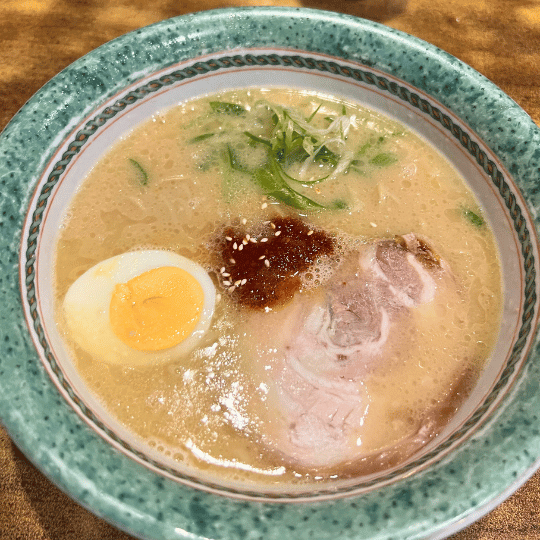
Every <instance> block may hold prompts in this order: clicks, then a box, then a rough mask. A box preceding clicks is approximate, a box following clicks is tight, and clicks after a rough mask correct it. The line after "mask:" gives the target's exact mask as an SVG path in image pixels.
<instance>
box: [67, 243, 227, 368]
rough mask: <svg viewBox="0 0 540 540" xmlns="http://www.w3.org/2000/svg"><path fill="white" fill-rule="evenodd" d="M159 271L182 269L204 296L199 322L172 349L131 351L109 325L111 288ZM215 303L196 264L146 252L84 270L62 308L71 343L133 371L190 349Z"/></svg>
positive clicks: (204, 328) (206, 324)
mask: <svg viewBox="0 0 540 540" xmlns="http://www.w3.org/2000/svg"><path fill="white" fill-rule="evenodd" d="M162 266H175V267H178V268H182V269H183V270H185V271H186V272H189V273H190V274H191V275H192V276H193V277H194V278H195V279H196V280H197V281H198V282H199V283H200V285H201V287H202V289H203V292H204V303H203V309H202V313H201V317H200V319H199V322H198V323H197V325H196V327H195V329H194V330H193V332H192V333H191V335H190V336H189V337H187V338H186V339H185V340H184V341H182V342H181V343H179V344H178V345H175V346H174V347H171V348H169V349H164V350H162V351H148V352H147V351H139V350H136V349H132V348H131V347H129V346H128V345H126V344H125V343H124V342H123V341H122V340H120V339H119V338H118V337H117V336H116V334H115V333H114V332H113V330H112V328H111V325H110V322H109V306H110V302H111V297H112V294H113V291H114V288H115V286H116V285H117V284H119V283H125V282H127V281H129V280H130V279H132V278H134V277H136V276H138V275H140V274H142V273H143V272H147V271H148V270H152V269H154V268H160V267H162ZM215 299H216V291H215V287H214V284H213V283H212V280H211V279H210V276H209V275H208V274H207V272H206V271H205V270H204V268H202V267H201V266H200V265H199V264H197V263H196V262H194V261H192V260H190V259H187V258H186V257H182V256H181V255H178V254H176V253H171V252H169V251H160V250H146V251H133V252H128V253H124V254H122V255H117V256H116V257H111V258H110V259H106V260H105V261H101V262H100V263H98V264H96V265H95V266H93V267H92V268H90V269H89V270H87V271H86V272H85V273H84V274H82V275H81V276H80V277H79V278H77V280H76V281H75V282H74V283H73V284H72V285H71V287H70V288H69V289H68V292H67V294H66V296H65V298H64V303H63V309H64V317H65V321H66V324H67V327H68V329H69V334H70V336H71V338H72V339H73V340H74V341H75V342H76V343H77V345H79V347H81V348H82V349H83V350H84V351H86V352H87V353H89V354H90V355H91V356H92V357H93V358H94V359H95V360H99V361H102V362H107V363H109V364H123V365H126V366H136V365H145V364H152V363H157V362H159V363H161V362H166V361H169V360H173V359H175V358H177V357H178V356H180V355H182V354H185V353H188V352H189V351H190V350H192V349H193V348H194V347H195V346H196V345H197V343H198V342H199V341H200V339H201V338H202V337H203V336H204V334H205V333H206V332H207V330H208V328H209V327H210V323H211V320H212V316H213V313H214V307H215Z"/></svg>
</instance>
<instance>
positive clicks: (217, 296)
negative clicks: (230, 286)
mask: <svg viewBox="0 0 540 540" xmlns="http://www.w3.org/2000/svg"><path fill="white" fill-rule="evenodd" d="M220 300H221V294H219V293H217V294H216V302H219V301H220Z"/></svg>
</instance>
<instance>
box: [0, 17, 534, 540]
mask: <svg viewBox="0 0 540 540" xmlns="http://www.w3.org/2000/svg"><path fill="white" fill-rule="evenodd" d="M273 85H279V86H288V87H295V88H303V89H309V90H314V91H318V92H323V93H326V94H333V95H339V96H342V97H344V98H347V99H351V100H354V101H356V102H359V103H360V104H362V105H365V106H367V107H369V108H371V109H375V110H378V111H380V112H382V113H383V114H385V115H387V116H389V117H391V118H394V119H396V120H398V121H399V122H401V123H402V124H404V125H405V126H407V127H409V128H410V129H412V130H413V131H416V132H417V133H418V134H420V136H422V137H423V138H424V139H426V140H428V141H429V142H430V143H431V144H432V145H433V146H434V147H435V148H437V149H438V150H439V151H440V152H441V153H442V154H443V155H444V156H445V157H446V158H447V160H448V161H449V162H450V163H451V164H452V165H453V167H454V168H455V169H456V170H457V171H458V172H459V173H460V174H461V175H462V176H463V178H464V179H465V181H466V182H467V184H468V185H469V187H470V188H471V189H472V191H473V192H474V194H475V195H476V197H477V199H478V200H479V201H480V203H481V205H482V208H483V212H484V215H485V217H486V219H487V221H488V222H489V223H490V225H491V227H492V229H493V231H494V233H495V236H496V240H497V244H498V250H499V253H500V256H501V265H502V274H503V289H504V305H503V314H502V322H501V323H500V329H499V338H498V341H497V344H496V346H495V348H494V351H493V353H492V355H491V357H490V359H489V362H488V365H487V367H486V368H485V370H484V371H483V373H482V375H481V377H480V379H479V381H478V383H477V384H476V386H475V389H474V391H473V392H472V393H471V395H470V396H469V397H468V399H467V400H466V402H465V403H464V404H463V405H462V407H461V408H460V409H459V411H458V413H457V414H456V415H455V417H454V418H453V419H452V421H451V422H450V423H449V424H448V426H447V427H446V428H445V430H444V431H443V432H442V433H441V434H440V435H439V436H438V437H437V438H436V440H433V441H432V442H430V443H429V444H428V445H427V446H426V447H425V448H424V449H423V450H422V452H421V453H419V454H418V455H415V456H414V457H413V458H412V459H410V460H408V461H406V462H405V463H403V464H401V465H399V466H396V467H394V468H391V469H389V470H387V471H384V472H382V473H380V474H377V475H373V476H366V477H360V478H356V479H354V480H350V479H349V480H344V481H342V482H336V483H332V484H325V485H322V487H317V489H315V490H302V489H300V490H299V489H295V488H293V487H292V486H281V487H278V488H277V489H268V490H261V489H259V488H257V487H254V486H253V485H248V484H242V483H240V484H238V483H236V484H235V483H227V482H222V481H220V480H219V479H216V478H213V477H212V476H211V475H205V474H204V473H202V472H197V471H194V470H190V469H189V468H188V469H186V468H182V467H180V466H179V465H178V463H175V462H174V461H172V460H170V459H168V458H167V457H166V456H164V455H162V454H159V453H158V452H156V451H155V450H153V449H152V448H150V447H148V445H145V444H142V443H141V442H140V441H138V440H137V439H136V438H135V437H133V435H132V434H131V433H130V432H129V431H128V430H127V429H125V428H124V427H123V426H122V425H120V424H119V423H118V422H117V421H115V419H114V418H113V417H112V416H111V415H110V414H109V413H108V412H107V410H106V409H104V407H103V406H102V405H101V404H100V402H99V401H98V400H97V399H96V398H95V397H94V396H93V394H92V393H91V392H90V391H89V390H88V389H87V388H86V387H85V384H84V382H83V381H82V379H81V377H80V375H79V374H78V373H77V371H76V370H75V369H74V367H73V365H72V363H71V362H70V360H69V353H68V350H67V348H66V345H65V343H64V342H63V339H62V336H61V334H60V332H59V330H58V328H57V325H56V322H55V315H54V302H53V293H54V252H55V243H56V240H57V235H58V230H59V228H60V227H61V226H62V220H63V217H64V215H65V213H66V211H67V208H68V205H69V203H70V201H71V200H72V199H73V197H74V195H75V194H76V193H77V191H78V189H79V187H80V184H81V181H82V179H83V178H84V177H85V176H86V175H87V173H88V172H89V171H90V170H91V169H92V168H93V166H94V165H95V164H96V162H97V160H98V159H99V158H100V156H101V155H102V154H103V153H104V152H105V151H106V150H107V149H108V148H109V147H110V146H111V144H113V143H114V142H115V141H116V140H118V139H119V138H121V137H122V136H123V135H124V134H125V133H127V132H128V131H129V130H130V129H132V128H133V127H134V126H135V125H137V124H139V123H140V122H142V121H143V120H145V119H147V118H150V117H151V116H152V115H154V114H155V113H157V112H158V111H160V110H162V109H165V108H168V107H170V106H172V105H174V104H177V103H179V102H182V101H185V100H187V99H191V98H195V97H197V96H201V95H205V94H208V93H211V92H218V91H221V90H225V89H228V88H245V87H250V86H273ZM0 156H1V161H2V163H3V164H4V170H3V173H2V190H3V196H2V199H1V201H0V205H1V207H2V215H3V216H4V217H3V221H2V230H3V234H2V238H1V239H0V241H1V242H2V244H3V250H4V257H3V260H2V266H3V273H2V274H3V278H2V293H3V299H4V301H3V308H4V309H3V310H2V313H1V315H0V317H1V323H2V324H1V325H0V328H1V330H0V332H2V338H1V339H0V343H1V347H2V354H1V355H0V387H1V392H0V415H1V419H2V422H3V424H4V425H5V426H6V428H7V430H8V431H9V433H10V436H11V437H12V438H13V440H14V442H15V443H16V444H17V445H18V446H19V447H20V448H21V450H22V451H23V452H24V453H25V454H26V455H27V456H28V457H29V458H30V459H31V460H32V461H33V462H34V463H35V464H36V465H37V466H38V467H39V468H40V470H41V471H43V472H44V474H46V475H47V476H48V477H49V478H50V479H51V480H52V481H53V482H54V483H56V484H57V485H58V486H59V487H60V488H61V489H63V490H64V491H65V492H67V493H68V494H70V496H71V497H73V498H74V499H75V500H77V501H78V502H79V503H80V504H82V505H83V506H85V507H87V508H89V509H90V510H91V511H92V512H94V513H95V514H97V515H98V516H100V517H102V518H104V519H106V520H108V521H109V522H111V523H113V524H114V525H116V526H117V527H119V528H121V529H123V530H125V531H127V532H129V533H131V534H133V535H135V536H137V537H140V538H144V539H152V540H165V539H167V540H172V539H174V538H178V539H180V538H193V539H201V540H203V539H216V540H217V539H235V538H252V539H255V538H264V539H265V540H270V539H277V538H292V537H294V538H298V539H304V538H306V539H307V538H318V539H326V538H336V537H337V538H343V539H345V538H348V539H371V540H373V539H383V538H394V539H398V538H399V539H414V538H442V537H444V536H446V535H448V534H451V533H452V532H455V531H457V530H459V529H460V528H462V527H464V526H466V525H467V524H469V523H471V522H472V521H474V520H476V519H478V518H479V517H480V516H482V515H483V514H485V513H486V512H488V511H489V510H490V509H492V508H494V507H495V506H496V505H497V504H498V503H499V502H501V501H502V500H504V498H506V497H507V496H508V495H509V494H511V493H512V492H513V491H514V490H515V489H517V487H519V486H520V485H521V484H522V483H523V482H525V481H526V480H527V478H529V477H530V476H531V475H532V474H533V473H534V471H535V470H536V469H537V467H538V465H539V463H540V462H539V458H540V450H539V449H540V432H539V431H538V429H537V420H538V412H539V411H540V394H539V393H538V391H537V389H538V384H539V382H540V366H539V362H538V356H537V355H538V350H537V348H538V343H537V336H536V326H537V317H538V305H537V303H538V282H537V280H536V268H537V267H538V263H539V258H538V257H539V254H538V241H537V229H538V219H537V215H538V209H539V208H540V200H539V195H538V190H537V188H536V184H537V182H538V179H539V171H540V132H539V130H538V128H537V127H536V126H535V125H534V123H533V122H532V121H531V119H530V118H529V117H528V116H527V115H526V113H525V112H524V111H523V110H522V109H520V108H519V107H518V106H517V105H516V104H515V103H514V102H513V101H512V100H511V99H510V98H508V97H507V96H506V95H505V94H503V93H502V91H500V90H499V89H498V88H496V87H495V86H494V85H493V84H492V83H490V82H489V81H488V80H487V79H485V78H484V77H483V76H481V75H480V74H478V73H477V72H475V71H474V70H473V69H471V68H469V67H468V66H466V65H464V64H463V63H461V62H460V61H458V60H456V59H455V58H453V57H451V56H449V55H448V54H446V53H444V52H442V51H440V50H438V49H437V48H435V47H433V46H431V45H429V44H427V43H425V42H422V41H420V40H418V39H416V38H413V37H410V36H407V35H405V34H403V33H400V32H398V31H394V30H391V29H389V28H386V27H384V26H382V25H378V24H376V23H372V22H368V21H364V20H360V19H356V18H353V17H349V16H346V15H340V14H336V13H328V12H323V11H312V10H304V9H286V8H248V9H226V10H217V11H212V12H202V13H198V14H194V15H188V16H183V17H179V18H176V19H171V20H168V21H163V22H161V23H158V24H156V25H153V26H150V27H147V28H143V29H141V30H138V31H135V32H133V33H130V34H127V35H125V36H123V37H120V38H118V39H116V40H114V41H112V42H110V43H108V44H106V45H104V46H102V47H100V48H99V49H97V50H96V51H94V52H92V53H90V54H89V55H87V56H85V57H84V58H82V59H80V60H78V61H77V62H75V63H74V64H72V65H71V66H70V67H68V68H67V69H66V70H64V71H63V72H61V73H60V74H59V75H57V76H56V77H55V78H54V79H52V80H51V81H50V82H49V83H48V84H47V85H46V86H44V87H43V88H42V89H41V90H40V91H39V92H38V93H37V94H36V95H35V96H34V97H33V98H31V99H30V100H29V102H28V103H27V104H26V105H25V106H24V107H23V108H22V109H21V111H20V112H19V113H18V114H17V115H16V116H15V118H14V119H13V120H12V121H11V123H10V124H9V125H8V126H7V128H6V129H5V131H4V132H3V134H2V136H1V138H0ZM17 268H18V269H19V271H18V272H17Z"/></svg>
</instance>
